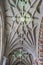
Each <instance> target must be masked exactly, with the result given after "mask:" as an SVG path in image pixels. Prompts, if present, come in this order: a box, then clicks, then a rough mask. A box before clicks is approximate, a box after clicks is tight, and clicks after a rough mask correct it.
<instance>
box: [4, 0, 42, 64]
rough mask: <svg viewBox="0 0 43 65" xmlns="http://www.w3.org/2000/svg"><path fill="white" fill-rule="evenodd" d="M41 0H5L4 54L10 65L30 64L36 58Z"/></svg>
mask: <svg viewBox="0 0 43 65" xmlns="http://www.w3.org/2000/svg"><path fill="white" fill-rule="evenodd" d="M42 2H43V1H42V0H5V3H4V5H5V6H4V9H5V32H6V49H5V52H6V53H5V54H4V55H5V56H6V57H7V58H8V59H9V64H10V65H17V64H18V65H20V64H21V65H32V63H33V60H35V59H37V58H38V34H39V28H40V22H41V18H42V14H43V13H42V12H41V11H42V10H41V9H42Z"/></svg>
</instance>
